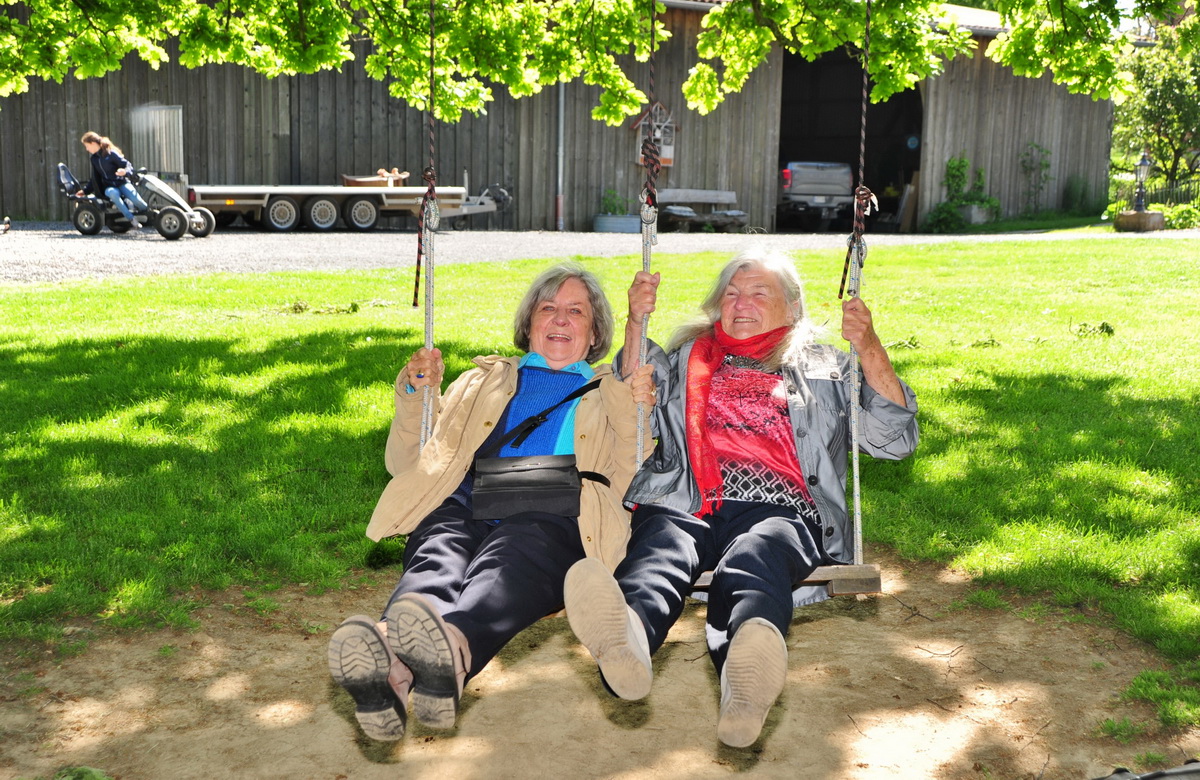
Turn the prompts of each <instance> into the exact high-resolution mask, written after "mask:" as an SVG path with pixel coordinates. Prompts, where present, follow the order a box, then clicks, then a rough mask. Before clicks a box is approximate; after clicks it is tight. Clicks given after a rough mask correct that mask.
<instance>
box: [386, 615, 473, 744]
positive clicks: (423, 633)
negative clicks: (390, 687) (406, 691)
mask: <svg viewBox="0 0 1200 780" xmlns="http://www.w3.org/2000/svg"><path fill="white" fill-rule="evenodd" d="M387 635H388V643H389V644H390V646H391V649H392V652H393V653H395V654H396V657H397V658H399V659H400V660H401V661H402V662H403V663H404V665H405V666H407V667H408V668H409V669H411V670H412V674H413V689H412V706H413V714H414V715H416V716H417V720H419V721H421V723H423V724H425V725H426V726H429V727H430V728H435V729H449V728H454V721H455V719H456V718H457V717H458V701H459V699H460V698H461V696H462V690H463V685H464V684H465V683H466V680H467V671H468V670H469V669H470V668H471V650H470V648H469V647H468V646H467V640H466V637H464V636H463V634H462V632H461V631H459V630H458V628H456V627H455V626H452V625H450V624H449V623H447V622H446V621H444V620H442V616H441V615H439V614H438V612H437V610H436V609H434V608H433V605H432V604H430V603H429V602H428V601H426V600H425V599H424V598H422V597H421V596H418V595H416V594H413V593H406V594H405V595H403V596H400V597H399V598H397V599H396V600H395V601H394V602H392V605H391V606H390V607H388V610H387Z"/></svg>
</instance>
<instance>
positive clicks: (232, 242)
mask: <svg viewBox="0 0 1200 780" xmlns="http://www.w3.org/2000/svg"><path fill="white" fill-rule="evenodd" d="M1143 235H1147V234H1138V233H1116V234H1112V233H1103V234H1098V233H1097V234H1077V233H1067V234H1064V233H1052V234H1047V233H1020V234H1011V233H1010V234H1003V235H982V236H981V235H974V236H970V237H964V236H934V235H900V234H886V233H878V234H871V235H868V239H867V240H868V244H869V245H870V246H889V245H897V244H922V243H923V244H932V243H944V242H947V241H961V240H964V238H966V239H967V240H969V241H971V242H975V243H977V242H984V241H988V242H990V241H1010V240H1013V239H1014V238H1019V239H1022V240H1045V241H1054V240H1064V239H1078V238H1093V237H1094V238H1111V237H1114V236H1117V237H1124V238H1137V237H1139V236H1143ZM1153 236H1154V237H1155V238H1160V237H1162V238H1177V239H1189V238H1190V239H1193V240H1194V239H1197V238H1200V231H1198V230H1182V231H1180V230H1176V231H1165V232H1160V233H1154V234H1153ZM416 243H417V242H416V233H414V232H412V231H406V230H397V229H379V230H376V231H373V232H370V233H350V232H331V233H312V232H308V231H300V232H295V233H266V232H260V231H258V230H253V229H250V228H243V227H228V228H218V229H217V231H216V232H215V233H213V234H212V235H211V236H209V237H208V238H204V239H198V238H194V237H192V236H184V237H183V238H182V239H180V240H178V241H167V240H165V239H163V238H162V237H161V236H160V235H158V233H157V232H156V231H154V230H153V229H150V228H146V229H143V230H142V231H140V232H138V233H127V234H125V235H114V234H112V233H109V232H108V231H107V230H105V231H104V232H102V233H100V234H99V235H97V236H84V235H82V234H80V233H78V232H77V231H76V230H75V229H74V227H72V226H71V224H70V223H67V222H36V223H35V222H27V223H18V224H14V225H13V227H12V230H10V231H9V232H8V233H7V234H5V235H2V236H0V281H5V282H58V281H64V280H68V279H84V278H102V277H106V276H149V275H154V274H205V273H211V272H214V271H224V272H229V273H262V272H269V271H309V270H330V269H338V268H394V267H397V266H401V267H402V266H411V265H412V264H413V262H414V260H415V257H416ZM751 244H759V245H766V246H767V247H769V248H773V249H780V250H799V249H837V248H843V247H845V246H846V236H845V235H844V234H840V233H826V234H811V233H788V234H759V235H743V234H736V233H664V234H662V235H661V236H659V240H658V245H657V246H656V247H655V252H661V253H664V254H671V253H691V252H702V251H715V252H720V253H728V254H733V253H735V252H737V251H739V250H741V249H743V248H745V247H746V246H749V245H751ZM435 250H436V258H437V262H438V263H439V264H442V263H460V262H471V261H477V260H516V259H522V258H535V257H563V258H569V257H573V256H576V255H588V256H603V257H609V256H613V255H640V254H641V251H642V245H641V238H640V237H639V236H637V235H635V234H628V233H556V232H546V231H531V232H512V231H471V230H461V231H446V232H442V233H438V234H437V236H436V239H435Z"/></svg>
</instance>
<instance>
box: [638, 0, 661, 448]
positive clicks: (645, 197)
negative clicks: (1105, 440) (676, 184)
mask: <svg viewBox="0 0 1200 780" xmlns="http://www.w3.org/2000/svg"><path fill="white" fill-rule="evenodd" d="M655 11H656V9H655V0H650V56H649V65H650V89H649V94H648V95H647V99H648V102H649V104H650V113H649V114H648V115H647V117H646V122H645V123H644V124H643V127H645V137H644V138H643V139H642V164H643V165H644V166H645V167H646V185H645V187H643V188H642V195H641V198H640V200H641V203H642V206H641V212H640V213H641V217H642V270H643V271H645V272H646V273H649V272H650V259H651V255H652V254H653V251H654V250H653V247H654V245H655V244H657V243H658V172H659V170H661V169H662V163H661V158H660V155H659V149H658V142H656V141H655V140H654V117H653V111H654V102H655V96H654V45H655V40H654V16H655ZM649 330H650V315H649V314H643V315H642V338H641V340H640V343H639V344H638V368H641V367H642V366H644V365H646V360H647V355H648V352H649ZM645 452H646V405H645V404H643V403H640V402H639V403H638V408H637V463H636V464H635V465H637V466H640V465H641V464H642V461H643V460H644V459H645Z"/></svg>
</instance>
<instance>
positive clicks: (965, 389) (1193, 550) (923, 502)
mask: <svg viewBox="0 0 1200 780" xmlns="http://www.w3.org/2000/svg"><path fill="white" fill-rule="evenodd" d="M1127 385H1128V383H1127V382H1126V381H1125V380H1123V379H1121V378H1120V377H1111V376H1109V377H1084V376H1070V375H1066V374H1057V373H1042V374H1037V375H1033V376H1027V375H1018V374H1006V373H1004V372H987V371H978V370H976V371H974V372H972V376H970V377H968V378H967V379H966V380H964V381H963V382H961V383H952V384H951V385H950V386H948V387H945V388H942V389H940V390H934V391H932V392H927V393H924V394H923V395H924V397H923V398H922V399H921V401H922V406H921V411H920V420H921V444H920V447H919V448H918V450H917V452H916V454H915V455H914V456H913V457H912V458H910V459H909V460H907V461H903V462H901V463H895V464H893V463H882V462H872V461H869V460H866V459H864V461H863V464H864V465H863V477H862V482H863V485H864V492H866V493H868V495H869V496H870V498H869V502H870V505H869V511H867V512H864V514H865V517H866V520H865V526H866V529H867V533H868V535H869V536H870V537H871V538H873V539H875V540H878V541H884V542H886V543H888V544H892V545H895V546H896V547H897V548H898V549H900V550H901V551H902V552H906V553H907V554H916V555H921V556H932V557H935V558H940V559H943V560H944V559H947V558H949V557H951V556H970V555H971V554H972V552H973V551H983V550H986V551H987V554H988V555H999V556H1005V555H1007V556H1008V557H1009V560H1008V561H1007V562H1006V563H1005V565H1002V566H990V567H987V568H988V571H987V572H986V574H985V575H984V577H983V581H984V582H996V583H1002V584H1007V585H1013V586H1016V587H1019V588H1021V589H1022V590H1024V591H1026V592H1030V591H1041V592H1049V593H1052V594H1054V598H1055V599H1056V600H1057V602H1058V603H1059V604H1060V605H1062V606H1070V607H1082V606H1089V607H1094V606H1098V607H1100V608H1102V609H1104V610H1106V611H1109V612H1111V613H1113V614H1114V615H1116V616H1117V618H1118V620H1119V622H1120V624H1121V625H1122V627H1123V628H1124V629H1125V630H1127V631H1130V632H1131V633H1132V634H1134V635H1135V636H1137V637H1139V638H1140V639H1143V640H1145V641H1147V642H1150V643H1152V644H1154V645H1155V646H1156V647H1158V649H1159V650H1161V651H1162V652H1164V653H1166V654H1168V655H1169V656H1170V657H1173V658H1175V659H1183V658H1195V657H1198V656H1200V639H1198V637H1200V613H1198V612H1197V611H1196V610H1195V609H1191V610H1188V609H1187V608H1181V607H1180V606H1179V605H1178V604H1177V605H1176V606H1175V607H1173V608H1172V607H1168V606H1167V605H1166V602H1167V601H1171V600H1172V599H1173V598H1174V597H1176V596H1178V597H1181V599H1182V600H1183V601H1189V600H1190V603H1191V604H1196V603H1200V563H1198V561H1197V558H1198V555H1197V549H1200V536H1197V535H1196V532H1195V524H1194V522H1195V518H1196V516H1197V514H1198V513H1200V506H1197V500H1196V494H1197V490H1196V489H1197V487H1198V486H1200V479H1198V478H1197V472H1196V470H1195V464H1196V463H1197V462H1200V416H1198V415H1197V414H1196V409H1197V408H1198V400H1200V399H1197V398H1196V397H1195V396H1194V395H1190V396H1189V395H1181V396H1179V397H1176V398H1142V397H1134V396H1133V394H1131V393H1127V392H1126V387H1127ZM872 516H874V517H875V518H876V520H875V521H872ZM1189 518H1190V519H1189ZM1189 529H1191V530H1189ZM1084 538H1086V541H1085V542H1084V543H1082V544H1080V543H1077V542H1076V541H1075V540H1079V539H1084ZM1124 550H1137V551H1140V553H1141V554H1143V555H1145V556H1153V557H1156V560H1155V562H1154V565H1152V566H1145V565H1144V563H1141V562H1134V561H1130V560H1129V559H1128V557H1127V556H1126V555H1123V554H1122V553H1121V551H1124ZM1139 566H1140V571H1138V572H1137V573H1131V571H1134V570H1135V569H1136V568H1137V567H1139Z"/></svg>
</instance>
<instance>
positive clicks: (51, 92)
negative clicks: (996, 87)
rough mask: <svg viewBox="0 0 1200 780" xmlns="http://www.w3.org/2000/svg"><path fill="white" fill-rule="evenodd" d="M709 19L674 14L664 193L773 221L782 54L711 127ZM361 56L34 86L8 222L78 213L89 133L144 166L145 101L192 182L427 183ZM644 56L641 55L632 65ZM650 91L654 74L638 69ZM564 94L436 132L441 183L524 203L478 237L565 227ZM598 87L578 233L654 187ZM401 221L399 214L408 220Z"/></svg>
mask: <svg viewBox="0 0 1200 780" xmlns="http://www.w3.org/2000/svg"><path fill="white" fill-rule="evenodd" d="M700 18H701V15H700V14H699V13H697V12H695V11H690V10H682V9H671V10H669V11H668V12H667V14H666V16H665V17H664V19H665V23H666V24H667V26H668V28H669V29H670V30H671V31H672V33H673V35H672V37H671V38H670V39H668V40H667V41H666V42H665V43H664V45H663V46H662V49H661V50H660V52H659V54H658V56H657V67H656V74H657V84H656V87H657V89H656V92H657V97H658V99H659V100H660V101H662V102H663V103H664V104H665V105H666V106H667V107H668V108H669V109H670V110H671V111H672V112H673V113H674V116H675V118H676V120H677V121H678V122H679V131H678V134H677V137H676V155H675V165H674V167H672V168H667V169H664V171H663V173H662V175H661V177H660V186H664V187H668V186H669V187H692V188H699V189H723V190H734V191H736V192H737V193H738V197H739V206H740V208H742V209H743V210H745V211H747V212H749V213H750V224H752V225H759V226H763V227H766V228H772V227H773V226H774V204H775V196H776V191H775V189H776V182H775V176H774V160H775V157H776V153H777V148H778V136H779V79H780V72H781V67H780V62H781V60H780V56H779V54H778V53H776V54H774V55H772V57H771V60H770V61H769V62H768V63H767V64H766V65H765V66H764V67H763V68H761V69H760V70H759V71H758V72H756V73H755V74H754V76H753V77H752V78H751V80H750V83H749V84H748V85H747V88H746V89H745V90H744V91H743V92H742V93H741V94H738V95H733V96H731V97H730V98H729V99H728V100H727V101H726V102H725V104H723V105H722V106H721V107H720V108H718V109H717V110H716V111H714V112H713V113H712V114H710V115H709V116H707V117H701V116H700V115H699V114H697V113H696V112H693V111H689V110H687V109H686V107H685V106H684V100H683V96H682V94H681V92H680V85H681V83H682V81H683V79H684V78H685V77H686V73H687V70H688V69H689V68H690V67H691V66H692V65H694V64H695V62H696V53H695V40H696V34H697V33H698V31H699V25H700ZM366 52H367V49H366V48H365V44H364V45H359V46H358V47H357V48H356V54H357V55H358V56H357V59H356V60H355V61H352V62H350V63H347V64H346V65H345V66H343V67H342V68H341V69H340V70H339V71H327V72H324V73H319V74H315V75H303V76H295V77H280V78H276V79H267V78H264V77H262V76H259V75H258V74H256V73H253V72H251V71H248V70H246V69H245V68H241V67H238V66H234V65H209V66H205V67H202V68H198V69H195V70H189V69H186V68H183V67H180V66H178V65H173V64H171V65H164V66H163V67H162V68H161V69H159V70H157V71H154V70H151V69H150V68H148V67H147V66H146V65H144V64H143V63H141V62H140V61H138V60H136V59H134V58H131V59H130V60H129V61H127V63H126V66H125V67H123V68H122V69H121V70H120V71H119V72H117V73H113V74H110V75H108V76H106V77H104V78H102V79H89V80H86V81H78V80H75V79H72V78H68V79H67V80H66V81H65V82H64V83H63V84H61V85H60V84H55V83H41V82H37V83H32V84H31V86H30V90H29V92H27V93H25V94H23V95H16V96H10V97H8V98H6V99H4V100H3V101H2V102H0V144H2V146H0V148H4V149H6V150H8V153H7V154H5V155H0V213H3V214H9V215H10V216H12V217H13V218H14V219H18V220H19V219H63V220H65V219H67V218H68V210H67V206H66V202H65V201H64V200H63V199H62V197H61V196H60V195H59V194H58V189H57V184H56V182H55V181H54V164H55V163H57V162H60V161H62V162H66V163H67V164H68V166H70V167H71V169H72V170H73V171H74V172H75V174H76V175H77V176H79V177H80V178H87V177H88V176H89V175H90V171H89V169H88V165H87V157H86V154H85V152H84V149H83V147H82V145H80V143H79V137H80V136H81V135H82V134H83V133H84V132H85V131H87V130H96V131H97V132H99V133H102V134H104V135H107V136H109V137H111V138H112V139H113V141H114V142H115V143H116V144H117V145H118V146H121V147H122V148H123V149H124V151H125V152H126V153H127V154H128V155H129V156H130V158H131V159H132V160H133V162H134V163H135V164H140V163H139V161H138V154H139V150H138V149H136V148H133V147H132V135H131V128H130V109H132V108H133V107H135V106H138V105H143V104H147V103H159V104H163V105H180V106H182V107H183V123H184V127H183V136H184V165H185V170H184V171H183V173H186V174H187V176H188V178H189V181H190V182H191V183H193V184H337V183H339V182H340V179H339V174H342V173H350V174H366V173H373V172H374V171H375V170H376V169H377V168H379V167H381V166H382V167H386V168H389V169H390V168H392V167H393V166H396V167H399V168H401V169H407V170H409V171H411V172H412V178H411V179H410V183H411V184H419V183H420V174H421V170H422V169H423V168H424V167H425V165H426V164H427V163H428V160H429V130H428V122H427V120H426V119H425V116H424V114H423V113H422V112H419V111H415V110H413V109H411V108H409V107H407V106H406V105H405V104H403V103H401V102H400V101H398V100H396V99H394V98H392V97H390V96H389V95H388V93H387V87H386V84H384V83H382V82H378V81H375V80H373V79H371V78H369V77H368V76H367V75H366V74H365V73H364V72H363V69H362V65H361V61H362V58H363V56H365V54H366ZM630 59H631V60H632V58H630ZM631 77H632V78H633V79H634V81H635V83H636V84H637V85H638V86H639V87H640V88H642V89H643V91H645V89H646V87H647V84H648V78H649V71H648V66H647V65H645V64H638V63H633V65H632V71H631ZM558 89H559V88H558V87H551V88H548V89H546V90H544V91H543V92H542V93H540V94H538V95H535V96H532V97H529V98H524V99H521V100H519V101H518V100H513V99H512V98H511V97H510V96H508V94H507V91H506V90H505V89H504V88H503V87H499V88H496V90H495V92H494V94H495V100H494V102H492V103H491V104H489V106H488V109H487V114H486V115H484V116H479V117H471V116H465V117H464V118H463V120H462V121H461V122H459V123H458V124H456V125H443V124H441V123H438V125H437V127H436V129H435V137H436V147H437V148H436V164H437V170H438V181H439V183H440V184H445V185H461V184H462V183H463V181H462V178H463V170H464V169H466V170H467V171H469V175H470V182H469V185H470V189H471V191H472V192H478V191H480V190H481V189H483V187H485V186H487V185H489V184H492V183H499V184H501V185H502V186H504V187H506V188H507V189H508V190H509V191H510V192H511V193H512V194H513V196H514V202H513V207H512V208H511V210H509V211H507V212H505V213H501V214H494V215H486V216H477V217H473V218H471V219H472V220H473V221H472V225H473V226H475V227H480V228H482V227H485V226H487V227H497V228H505V229H516V230H553V229H555V227H556V208H555V206H556V204H555V184H556V180H557V175H558V174H557V159H556V149H557V147H558V111H559V91H558ZM597 94H598V89H597V88H595V87H589V86H587V85H584V84H582V83H580V82H575V83H571V84H568V85H566V86H565V87H563V102H564V105H565V116H564V153H565V161H564V173H563V182H564V185H563V219H564V226H565V228H566V229H568V230H590V229H591V220H592V216H593V214H594V213H595V212H596V211H597V209H598V207H599V204H600V194H601V192H603V191H604V190H606V189H615V190H617V191H618V192H620V193H621V194H623V195H625V196H627V197H628V198H630V199H631V200H633V199H635V198H636V196H637V194H638V192H639V191H640V189H641V186H642V182H643V181H644V176H645V174H644V169H642V168H640V167H638V166H637V165H636V160H637V150H638V139H637V136H636V132H635V131H634V130H632V129H630V127H629V123H628V122H627V123H626V124H625V125H624V126H621V127H615V128H613V127H608V126H607V125H604V124H603V123H601V122H598V121H595V120H593V119H592V118H591V109H592V107H593V106H594V105H595V104H596V98H597ZM397 219H399V218H397Z"/></svg>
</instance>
